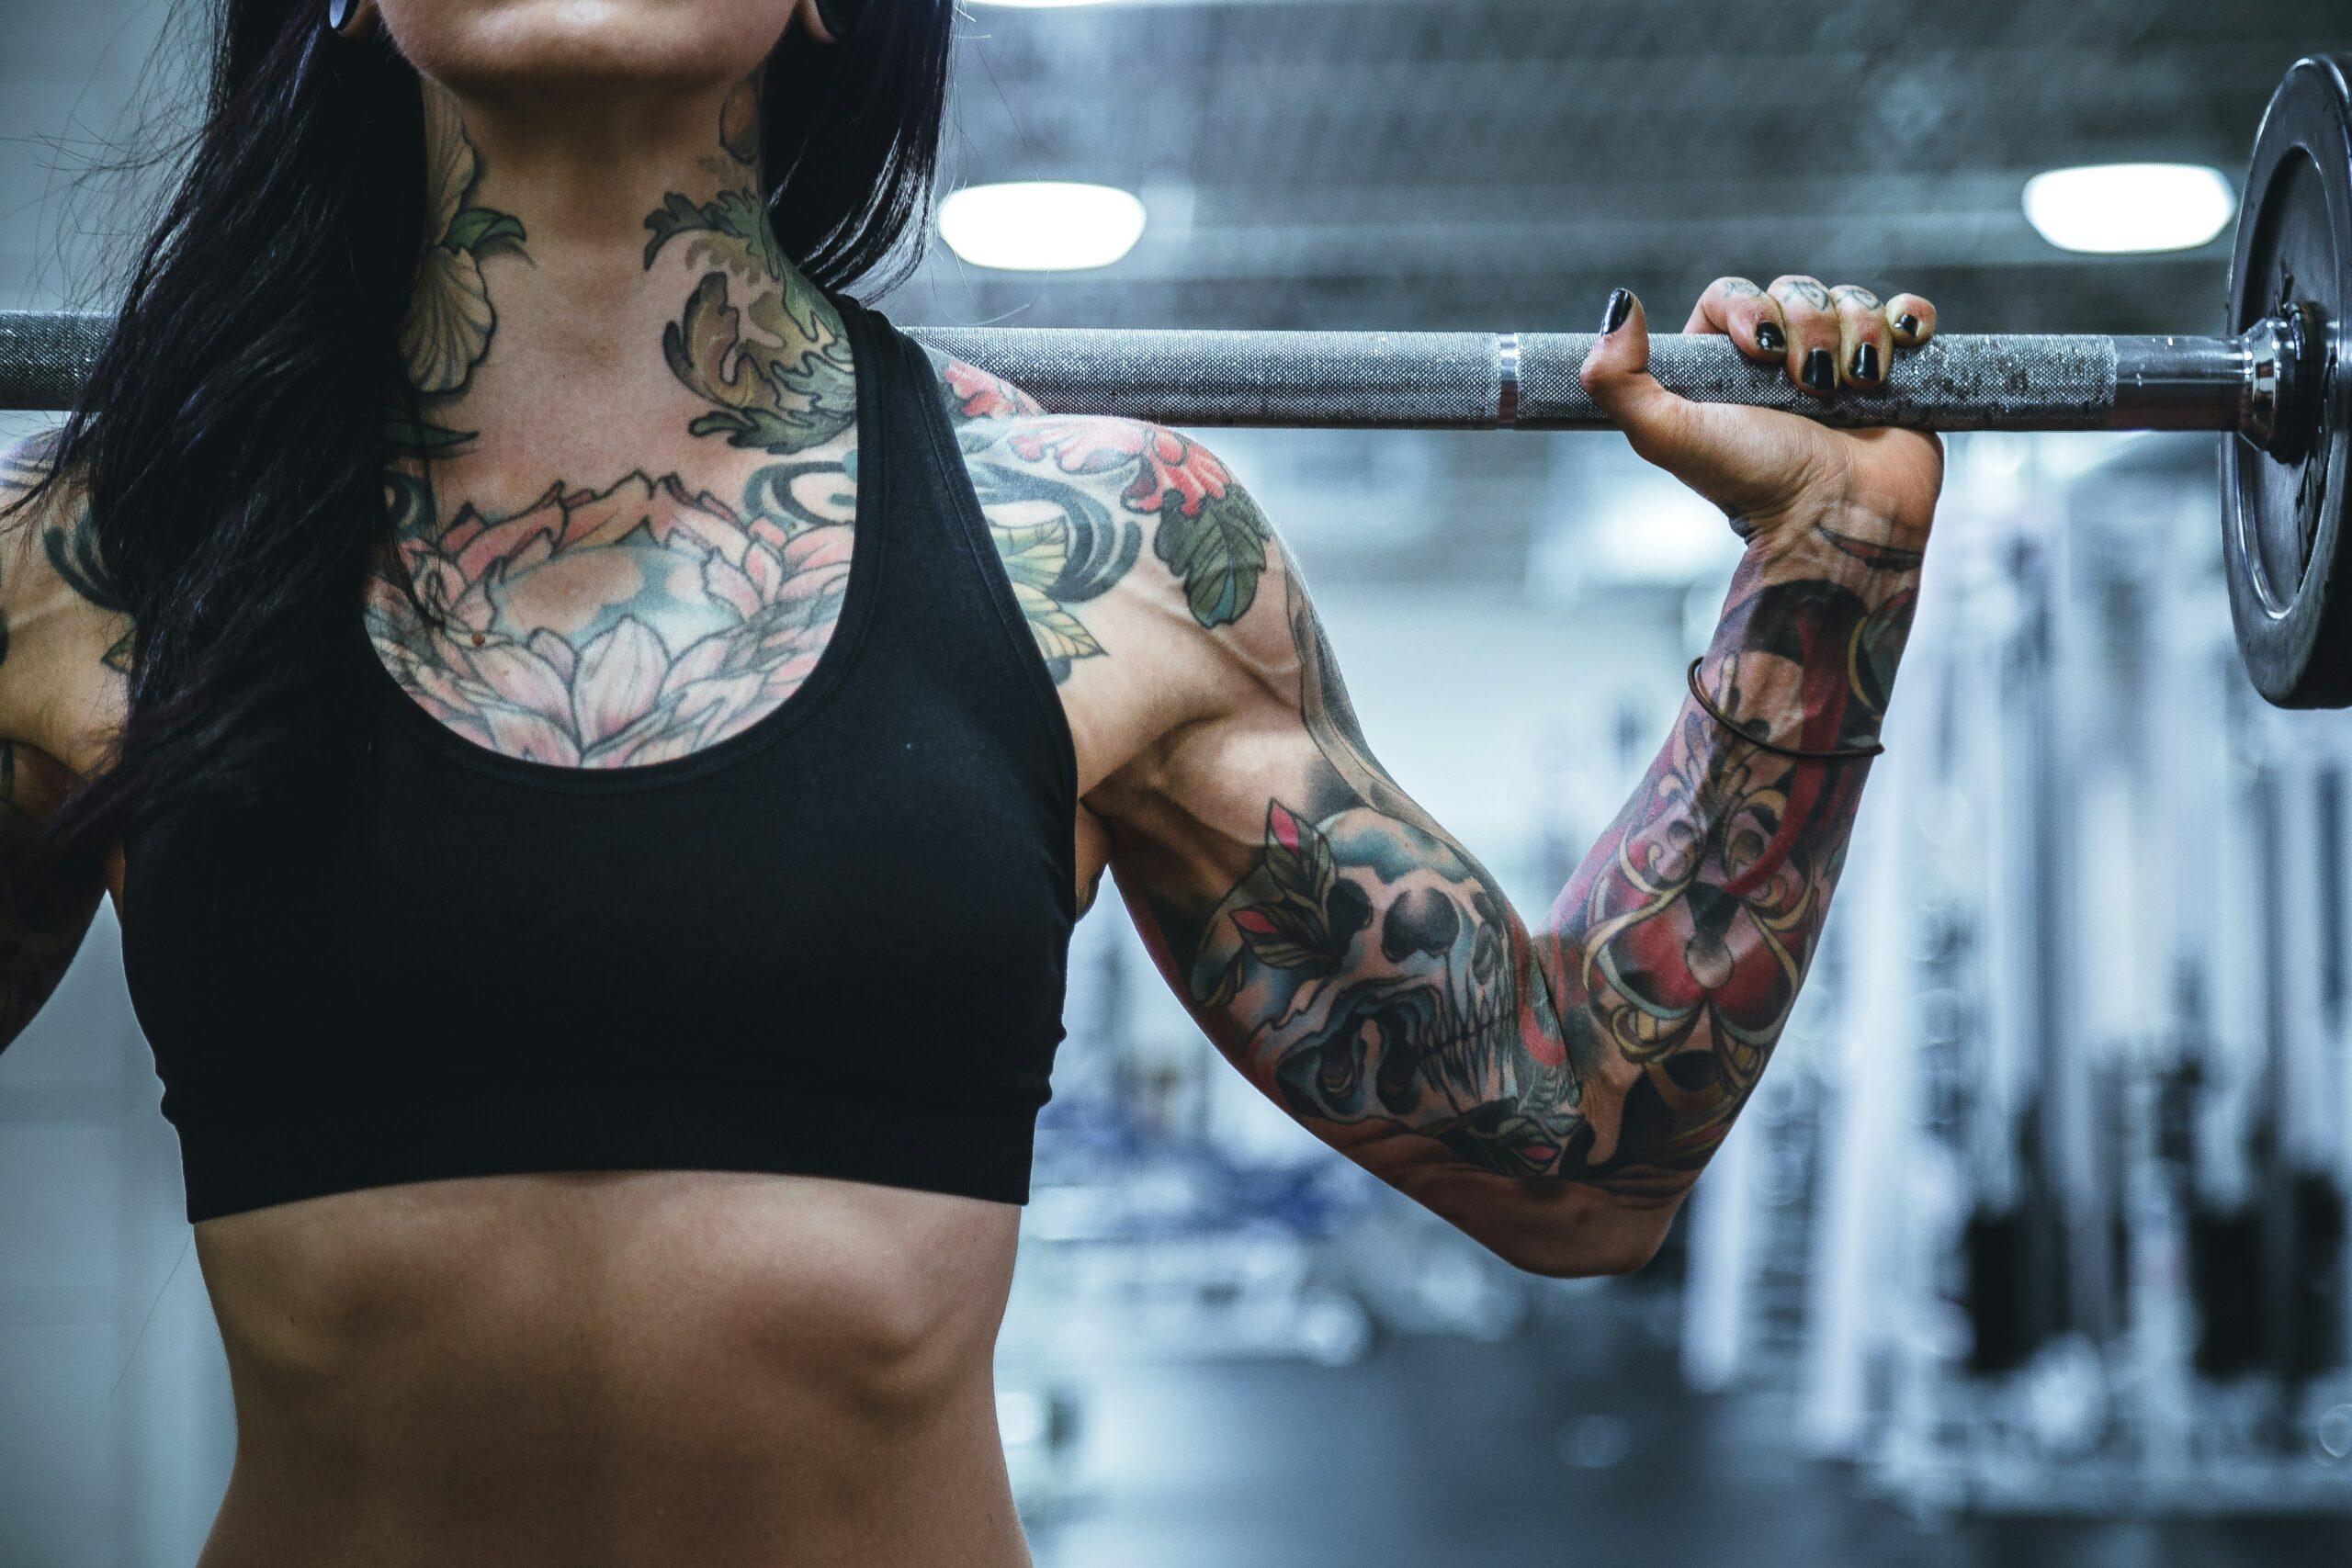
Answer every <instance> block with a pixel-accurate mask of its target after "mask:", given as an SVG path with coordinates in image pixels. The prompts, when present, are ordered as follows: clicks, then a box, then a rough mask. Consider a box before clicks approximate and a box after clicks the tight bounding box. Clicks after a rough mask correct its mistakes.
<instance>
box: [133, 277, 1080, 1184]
mask: <svg viewBox="0 0 2352 1568" xmlns="http://www.w3.org/2000/svg"><path fill="white" fill-rule="evenodd" d="M838 303H839V304H840V306H841V310H842V315H843V317H844V319H845V320H846V321H848V323H849V329H850V335H851V343H852V345H853V347H854V351H855V354H856V361H857V366H858V387H859V391H858V421H859V436H858V445H859V458H858V463H859V491H860V493H859V496H858V502H857V506H858V512H857V519H856V525H855V531H854V543H853V545H852V547H851V566H850V574H849V580H848V583H847V586H846V588H845V589H844V590H843V598H842V607H841V612H840V619H839V621H838V623H837V624H836V626H834V629H833V632H832V635H831V640H830V641H829V642H828V643H827V644H826V646H825V648H824V649H823V651H822V652H821V654H820V656H819V657H818V660H817V661H816V664H815V666H814V667H813V669H812V670H811V671H810V673H809V676H808V679H807V680H806V682H804V683H803V684H802V685H801V686H800V687H799V688H798V689H797V691H796V692H794V693H793V694H791V695H790V696H789V697H787V698H786V700H785V702H784V703H783V705H781V706H779V707H777V708H775V709H774V710H773V711H771V712H769V713H768V714H766V715H765V716H763V717H762V718H760V719H759V720H757V721H756V722H754V723H753V724H752V725H751V726H750V727H749V728H744V729H741V730H739V731H737V732H735V733H734V734H732V735H729V736H728V737H727V738H725V739H721V740H719V741H718V742H717V743H715V744H712V745H709V746H707V747H705V748H704V749H703V750H698V751H695V752H691V753H688V754H686V755H684V756H679V757H675V758H673V759H670V760H668V761H658V762H651V763H647V764H641V765H638V766H634V767H624V768H616V769H580V768H570V767H564V766H560V765H558V764H555V763H549V762H540V761H525V760H521V759H517V758H513V757H509V756H505V755H503V754H501V753H499V752H495V751H492V750H489V749H487V748H486V747H482V746H480V745H477V744H476V743H475V742H473V741H471V740H469V739H465V738H464V737H462V736H460V735H458V734H457V733H456V732H454V731H453V730H451V729H449V728H446V727H445V726H444V725H443V724H442V722H441V721H440V720H439V719H437V718H435V717H434V716H432V715H430V714H428V713H427V712H425V711H424V709H423V708H422V707H420V706H418V705H416V702H415V700H414V699H413V697H411V696H410V695H409V694H408V693H407V692H406V691H405V690H404V689H402V688H401V685H400V684H399V683H398V682H396V681H395V680H394V679H393V677H392V676H391V674H390V671H387V670H386V669H385V668H384V666H383V665H382V663H381V662H380V661H379V658H378V656H377V654H376V651H375V649H373V648H372V647H371V646H370V644H369V643H368V637H367V635H366V632H365V630H364V628H363V626H362V624H361V621H360V618H359V614H358V609H357V607H356V605H355V606H354V609H353V615H352V624H351V636H350V637H349V640H348V649H347V651H348V653H349V655H350V657H351V659H352V661H353V665H354V669H353V678H354V681H355V682H356V688H355V689H356V690H357V691H359V692H362V693H364V695H363V696H359V697H356V698H355V700H356V701H359V702H363V703H365V704H367V705H368V708H367V710H365V711H363V712H362V714H361V716H360V717H361V723H362V728H363V733H364V745H362V746H360V747H358V748H356V750H354V751H353V752H352V753H351V754H350V755H349V757H348V758H347V759H345V760H342V761H329V762H321V763H318V764H316V766H315V768H313V767H312V766H311V764H305V765H304V767H305V770H306V771H305V772H304V773H302V774H301V775H300V777H299V778H298V779H297V780H296V781H295V782H296V783H297V784H299V786H300V787H299V788H298V787H292V786H291V785H289V787H288V788H287V789H286V790H285V791H284V792H283V796H282V798H277V799H273V800H270V801H268V802H267V803H266V804H255V805H249V806H239V807H213V808H201V809H197V810H193V811H190V812H187V813H183V814H181V815H179V816H177V817H175V818H172V819H170V820H168V821H166V822H164V823H162V824H159V825H154V826H151V827H147V828H142V829H141V830H139V831H138V832H135V833H134V834H132V835H131V836H130V838H129V839H128V840H126V842H125V844H124V858H125V871H124V875H125V884H124V895H123V956H124V964H125V968H126V971H127V976H128V983H129V987H130V998H131V1001H132V1005H133V1007H134V1008H135V1009H136V1010H137V1013H138V1017H139V1021H140V1023H141V1026H142V1027H143V1028H144V1030H145V1031H146V1034H147V1039H148V1042H149V1043H150V1044H151V1045H152V1046H153V1050H154V1054H155V1064H156V1069H157V1072H158V1074H159V1075H160V1077H162V1079H163V1082H164V1114H165V1115H166V1116H167V1117H169V1118H170V1119H171V1121H172V1122H173V1123H174V1125H175V1127H176V1128H177V1129H178V1131H179V1135H180V1149H181V1157H182V1164H183V1168H184V1170H185V1173H186V1176H187V1212H188V1217H189V1218H190V1219H191V1220H204V1219H209V1218H212V1217H215V1216H217V1215H221V1214H230V1213H238V1212H240V1211H243V1210H249V1209H256V1208H260V1207H263V1206H265V1205H267V1204H272V1203H281V1202H286V1201H291V1200H294V1199H300V1198H309V1197H314V1196H318V1195H320V1194H323V1193H330V1192H340V1191H346V1190H353V1189H357V1188H365V1187H374V1186H380V1185H385V1184H389V1183H394V1182H408V1181H421V1180H428V1179H436V1178H447V1177H461V1176H487V1175H498V1174H507V1173H515V1172H526V1171H560V1170H592V1169H600V1170H602V1169H660V1168H670V1169H678V1168H684V1169H714V1170H733V1171H772V1172H797V1173H804V1174H813V1175H822V1176H833V1177H842V1178H848V1179H856V1180H864V1181H874V1182H881V1183H885V1184H888V1185H893V1186H901V1187H916V1188H925V1189H929V1190H936V1191H941V1192H954V1193H963V1194H967V1195H970V1196H974V1197H980V1198H990V1199H996V1200H999V1201H1004V1202H1011V1203H1020V1202H1024V1201H1027V1198H1028V1191H1029V1167H1030V1155H1031V1143H1032V1137H1033V1134H1034V1132H1035V1120H1036V1114H1037V1111H1038V1108H1039V1107H1040V1106H1042V1105H1043V1104H1044V1103H1045V1101H1046V1099H1047V1097H1048V1094H1049V1092H1050V1091H1049V1089H1048V1086H1047V1074H1048V1072H1049V1070H1050V1068H1051V1066H1052V1063H1053V1057H1054V1053H1055V1049H1056V1047H1057V1045H1058V1043H1059V1042H1060V1040H1061V1038H1062V1027H1061V1003H1062V997H1063V986H1064V980H1065V975H1066V967H1067V961H1068V955H1069V932H1070V927H1071V925H1072V923H1073V921H1074V920H1075V919H1076V914H1077V911H1076V896H1075V890H1074V881H1075V876H1074V870H1073V858H1074V851H1073V847H1072V834H1073V829H1074V819H1075V816H1076V812H1077V803H1078V784H1077V765H1076V761H1075V758H1074V755H1073V752H1072V749H1071V742H1070V734H1069V725H1068V723H1067V721H1066V720H1065V718H1064V716H1063V713H1062V707H1061V703H1060V699H1059V697H1058V695H1057V693H1056V691H1055V689H1054V682H1053V679H1052V677H1051V675H1050V674H1048V672H1047V671H1046V663H1045V660H1044V659H1043V657H1042V656H1041V655H1040V653H1039V652H1038V650H1037V648H1036V646H1035V643H1034V642H1033V641H1032V639H1031V637H1030V636H1029V634H1028V631H1027V629H1026V626H1024V624H1023V618H1022V615H1021V614H1020V611H1019V608H1018V606H1017V604H1015V602H1014V599H1013V594H1012V586H1011V584H1010V582H1009V581H1008V579H1007V577H1006V575H1005V570H1004V567H1003V564H1002V562H1001V559H1000V558H999V557H998V554H997V552H996V550H995V548H994V547H992V545H991V544H990V541H989V535H988V529H987V524H986V522H985V521H984V520H983V518H982V517H981V515H980V510H979V502H978V498H977V496H976V495H975V494H974V492H973V489H972V485H971V481H970V479H969V478H968V477H967V473H966V471H965V468H964V465H963V462H962V459H961V457H960V456H959V454H958V451H957V447H956V442H955V439H954V435H953V433H952V431H951V429H950V427H949V424H948V421H947V417H946V412H945V409H944V402H943V399H942V395H941V393H940V391H939V389H938V385H937V381H936V378H934V377H933V374H932V372H931V369H930V367H929V366H928V365H927V363H926V362H925V360H924V359H923V356H922V351H921V350H920V349H919V348H918V347H917V346H916V345H915V344H913V343H912V341H911V340H910V339H908V338H907V337H905V336H904V335H903V334H901V333H899V332H897V331H896V330H895V329H894V328H892V327H891V326H890V324H889V323H888V321H886V320H884V319H883V318H882V317H881V316H879V315H878V314H876V313H875V312H872V311H869V310H863V309H861V308H859V307H858V306H856V305H854V303H851V302H849V301H847V300H841V301H838Z"/></svg>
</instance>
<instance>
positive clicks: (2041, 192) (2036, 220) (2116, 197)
mask: <svg viewBox="0 0 2352 1568" xmlns="http://www.w3.org/2000/svg"><path fill="white" fill-rule="evenodd" d="M2237 207H2238V199H2237V195H2236V193H2235V192H2233V190H2231V189H2230V182H2229V180H2228V179H2227V178H2226V177H2225V176H2224V175H2222V171H2221V170H2219V169H2209V168H2207V167H2205V166H2204V165H2203V164H2090V165H2087V166H2086V167H2083V168H2078V169H2052V170H2051V171H2050V172H2049V173H2047V174H2041V175H2034V176H2033V178H2031V179H2030V180H2028V181H2026V183H2025V216H2026V221H2027V222H2029V223H2030V224H2032V225H2033V227H2034V229H2035V231H2037V232H2039V233H2040V234H2041V237H2042V238H2043V239H2045V240H2047V241H2049V242H2050V243H2052V244H2053V245H2055V246H2057V247H2058V248H2059V249H2060V250H2062V251H2096V252H2099V253H2101V254H2110V255H2112V254H2120V253H2122V252H2126V251H2187V250H2194V249H2195V248H2196V247H2197V246H2199V245H2201V244H2203V243H2206V242H2207V241H2209V240H2211V239H2212V238H2213V237H2214V236H2215V235H2216V234H2219V233H2220V232H2221V231H2222V230H2223V229H2224V228H2226V227H2227V226H2228V224H2229V221H2230V220H2231V218H2232V217H2233V216H2235V214H2236V212H2237Z"/></svg>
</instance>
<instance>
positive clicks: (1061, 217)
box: [939, 182, 1144, 272]
mask: <svg viewBox="0 0 2352 1568" xmlns="http://www.w3.org/2000/svg"><path fill="white" fill-rule="evenodd" d="M1143 226H1144V210H1143V203H1142V201H1141V200H1139V199H1138V198H1136V197H1134V196H1131V195H1129V194H1128V193H1127V192H1125V191H1123V190H1114V189H1112V188H1111V187H1110V186H1082V185H1057V184H1052V183H1046V182H1041V183H1037V184H1032V185H1006V186H967V187H966V188H964V189H962V190H959V191H957V192H956V194H955V195H953V196H951V197H948V198H947V199H946V200H945V201H943V202H941V203H940V204H939V237H940V238H941V239H943V240H944V241H946V242H947V247H948V249H950V250H952V251H954V252H955V253H956V254H957V255H959V256H962V257H963V258H964V259H965V260H966V261H967V262H970V263H971V264H972V265H974V266H986V267H995V268H998V269H1000V270H1001V271H1005V272H1076V271H1080V270H1083V269H1085V268H1088V267H1098V266H1109V265H1111V264H1112V263H1113V262H1115V261H1117V260H1118V259H1119V258H1120V257H1122V256H1124V255H1125V254H1127V253H1128V252H1129V251H1132V250H1134V249H1135V248H1136V241H1137V240H1140V239H1142V238H1143Z"/></svg>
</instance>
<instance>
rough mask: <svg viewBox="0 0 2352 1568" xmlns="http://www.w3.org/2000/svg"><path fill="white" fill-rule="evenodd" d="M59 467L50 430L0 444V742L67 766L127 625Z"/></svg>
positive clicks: (109, 677) (120, 663)
mask: <svg viewBox="0 0 2352 1568" xmlns="http://www.w3.org/2000/svg"><path fill="white" fill-rule="evenodd" d="M58 462H59V441H58V433H57V432H55V431H53V430H52V431H42V432H40V433H38V434H33V435H30V436H27V437H24V438H22V439H18V440H15V441H10V442H7V443H6V444H0V738H5V739H12V740H21V741H29V742H30V743H32V744H34V745H36V746H40V747H41V748H42V749H43V750H49V751H51V752H52V753H53V754H56V755H59V756H60V757H61V758H63V759H64V760H66V761H69V763H70V762H71V761H73V759H72V758H68V757H65V755H64V753H65V751H71V750H80V748H79V747H78V746H77V745H76V744H75V742H76V741H77V740H78V739H80V738H81V737H82V736H83V734H84V733H85V731H86V730H88V729H89V728H91V727H92V725H94V724H95V723H96V721H97V714H96V709H98V708H101V707H103V706H105V705H107V703H108V701H109V699H110V698H111V697H112V696H113V695H114V693H115V690H116V689H117V688H119V684H120V677H121V675H122V673H123V672H124V671H126V670H127V669H128V668H129V661H130V616H129V615H127V614H126V613H125V612H124V610H123V607H122V604H121V601H120V600H119V597H118V596H117V595H116V594H115V592H114V591H113V590H112V589H111V588H110V587H109V586H108V585H107V574H106V571H105V569H104V567H103V566H102V565H101V563H100V552H99V547H98V536H97V532H96V529H95V528H94V527H93V526H92V525H91V519H90V508H89V503H88V499H87V496H86V494H85V491H84V490H83V487H82V486H81V485H80V484H79V483H77V482H76V481H75V479H74V476H73V475H72V474H71V473H62V472H59V471H58V468H57V464H58ZM85 708H86V709H90V710H92V711H91V712H90V713H89V714H88V715H86V716H85V715H84V714H83V711H82V710H84V709H85ZM60 748H63V749H64V750H60Z"/></svg>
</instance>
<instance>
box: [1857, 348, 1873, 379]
mask: <svg viewBox="0 0 2352 1568" xmlns="http://www.w3.org/2000/svg"><path fill="white" fill-rule="evenodd" d="M1853 374H1854V379H1855V380H1857V381H1875V380H1877V379H1878V344H1874V343H1865V344H1857V345H1856V346H1855V349H1854V367H1853Z"/></svg>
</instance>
